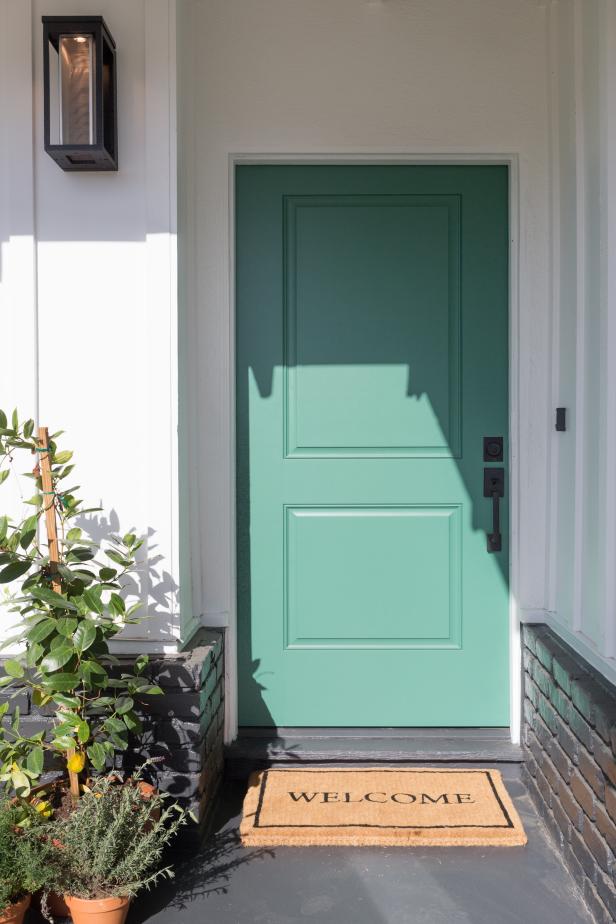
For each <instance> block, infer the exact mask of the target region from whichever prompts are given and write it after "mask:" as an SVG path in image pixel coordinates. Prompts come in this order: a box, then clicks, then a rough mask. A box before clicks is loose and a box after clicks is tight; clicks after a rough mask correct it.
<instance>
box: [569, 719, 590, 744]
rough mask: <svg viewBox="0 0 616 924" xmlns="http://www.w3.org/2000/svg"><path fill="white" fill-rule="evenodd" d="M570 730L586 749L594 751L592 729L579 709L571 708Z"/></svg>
mask: <svg viewBox="0 0 616 924" xmlns="http://www.w3.org/2000/svg"><path fill="white" fill-rule="evenodd" d="M569 728H570V729H571V731H572V732H573V734H574V735H575V737H576V738H578V739H579V740H580V741H581V742H582V744H583V745H584V747H585V748H587V749H588V750H589V751H592V749H593V734H592V728H591V727H590V725H589V724H588V722H587V721H586V719H584V718H583V717H582V716H581V715H580V713H579V712H578V711H577V709H574V708H571V709H570V711H569Z"/></svg>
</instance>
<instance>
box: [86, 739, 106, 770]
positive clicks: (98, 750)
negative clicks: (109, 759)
mask: <svg viewBox="0 0 616 924" xmlns="http://www.w3.org/2000/svg"><path fill="white" fill-rule="evenodd" d="M87 753H88V757H89V758H90V760H91V761H92V766H93V767H94V769H95V770H102V769H103V767H104V766H105V760H106V756H105V749H104V747H103V746H102V744H99V743H98V742H95V743H94V744H92V745H90V747H89V748H88V750H87Z"/></svg>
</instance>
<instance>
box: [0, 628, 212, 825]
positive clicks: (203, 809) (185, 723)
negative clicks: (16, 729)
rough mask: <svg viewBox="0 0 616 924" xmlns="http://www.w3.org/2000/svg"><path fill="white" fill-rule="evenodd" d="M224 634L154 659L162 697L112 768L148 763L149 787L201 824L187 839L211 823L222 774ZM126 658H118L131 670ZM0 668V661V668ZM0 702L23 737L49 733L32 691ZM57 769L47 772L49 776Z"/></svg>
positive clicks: (150, 700)
mask: <svg viewBox="0 0 616 924" xmlns="http://www.w3.org/2000/svg"><path fill="white" fill-rule="evenodd" d="M223 648H224V646H223V635H222V633H221V632H217V631H208V632H203V633H201V634H200V635H199V637H198V640H197V642H196V644H195V646H194V647H192V648H191V650H189V651H187V652H183V653H180V654H170V655H161V656H157V657H155V658H152V659H151V661H150V664H149V667H148V669H147V672H146V673H147V676H148V677H149V678H150V679H151V681H152V683H155V684H158V685H159V686H160V687H161V688H162V690H163V691H164V695H163V696H151V697H147V698H145V700H144V702H143V704H142V708H141V709H140V716H141V719H142V721H143V732H142V734H141V735H139V736H138V737H134V738H133V740H132V742H131V746H130V748H129V750H127V751H125V752H123V753H118V754H117V755H116V760H115V768H116V769H118V770H122V771H125V772H128V773H130V772H131V771H133V770H134V769H135V768H136V767H138V766H140V765H141V764H142V763H144V761H146V760H148V759H153V760H154V764H153V765H152V769H151V774H152V782H154V783H155V784H156V786H157V787H158V788H159V789H160V790H161V791H162V792H167V793H169V794H170V795H171V796H173V798H174V799H176V800H177V801H178V802H180V803H181V804H182V805H184V806H186V807H188V808H190V809H191V810H192V812H193V813H194V815H195V816H196V818H197V820H198V828H196V829H195V828H193V829H192V831H191V835H192V837H193V839H194V838H196V837H201V835H202V834H203V832H204V829H205V828H206V827H207V825H208V822H209V820H210V816H211V812H212V809H213V807H214V805H215V800H216V795H217V792H218V787H219V785H220V782H221V780H222V772H223V731H224V652H223ZM129 663H130V658H123V659H121V663H120V665H119V667H118V670H122V665H123V664H124V665H128V664H129ZM0 665H1V662H0ZM15 692H16V695H14V696H12V697H7V694H6V693H3V694H2V695H1V696H0V702H4V701H6V700H7V699H8V701H9V704H10V706H9V714H8V716H7V717H6V718H5V719H4V720H3V724H7V725H8V724H9V722H10V717H11V715H13V714H14V713H15V709H16V708H19V711H20V714H21V723H22V728H23V729H24V730H26V729H27V730H28V732H29V733H31V734H35V733H36V732H38V731H41V730H42V729H44V728H48V727H49V725H50V722H51V718H50V715H51V713H50V711H49V710H48V709H43V710H41V709H39V708H37V707H36V706H34V705H33V704H32V702H31V700H30V695H29V692H28V691H27V690H26V689H24V688H22V689H21V690H20V689H17V690H16V691H15ZM56 769H58V768H56V767H54V766H53V764H48V765H47V770H48V771H49V772H53V771H54V770H56Z"/></svg>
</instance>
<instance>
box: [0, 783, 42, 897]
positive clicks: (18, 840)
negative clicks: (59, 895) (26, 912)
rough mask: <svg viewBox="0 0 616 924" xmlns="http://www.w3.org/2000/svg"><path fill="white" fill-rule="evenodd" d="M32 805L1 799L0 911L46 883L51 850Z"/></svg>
mask: <svg viewBox="0 0 616 924" xmlns="http://www.w3.org/2000/svg"><path fill="white" fill-rule="evenodd" d="M39 831H40V823H39V819H38V815H37V813H36V811H35V810H34V809H30V810H28V809H27V808H26V807H24V806H23V805H15V804H12V803H10V802H8V801H6V800H3V801H0V913H1V912H2V911H4V910H5V908H6V907H7V906H8V905H10V904H12V903H14V902H16V901H18V900H19V899H20V898H23V896H24V895H27V894H29V893H32V892H36V891H37V889H40V888H41V887H42V886H43V884H44V883H45V878H46V876H47V858H48V854H49V853H50V850H49V848H48V847H47V845H46V843H45V841H43V840H41V838H40V837H39Z"/></svg>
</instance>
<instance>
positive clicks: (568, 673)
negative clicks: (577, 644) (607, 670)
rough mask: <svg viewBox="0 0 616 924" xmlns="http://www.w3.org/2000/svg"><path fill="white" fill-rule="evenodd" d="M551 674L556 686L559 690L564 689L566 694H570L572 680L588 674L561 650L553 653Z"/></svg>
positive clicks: (585, 676)
mask: <svg viewBox="0 0 616 924" xmlns="http://www.w3.org/2000/svg"><path fill="white" fill-rule="evenodd" d="M552 674H553V676H554V680H555V681H556V683H557V684H558V686H559V687H560V688H561V690H564V692H565V693H566V694H567V696H571V683H572V681H574V680H583V679H586V678H587V676H588V675H587V673H586V671H585V670H584V668H583V667H582V666H581V665H580V664H579V663H578V662H576V661H575V659H574V658H572V657H571V656H570V655H569V654H567V652H565V651H562V650H561V651H560V652H557V653H556V654H554V657H553V659H552Z"/></svg>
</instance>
